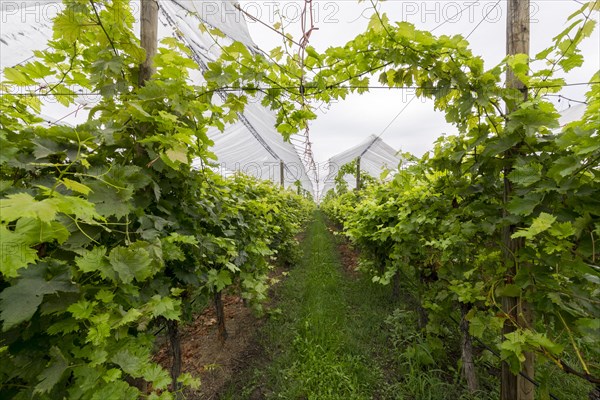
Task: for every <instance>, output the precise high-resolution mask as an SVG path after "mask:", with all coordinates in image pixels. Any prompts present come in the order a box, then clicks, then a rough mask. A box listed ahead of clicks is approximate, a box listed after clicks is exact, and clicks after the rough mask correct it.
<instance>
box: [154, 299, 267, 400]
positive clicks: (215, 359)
mask: <svg viewBox="0 0 600 400" xmlns="http://www.w3.org/2000/svg"><path fill="white" fill-rule="evenodd" d="M223 303H224V308H225V317H226V328H227V333H228V335H229V336H228V338H227V340H226V341H225V343H224V344H221V342H220V341H219V339H218V336H217V318H216V314H215V309H214V307H212V306H210V307H208V308H207V309H206V310H204V312H202V313H201V314H200V315H198V316H196V318H195V319H194V321H193V322H192V323H191V324H188V325H186V326H185V327H183V328H182V329H181V331H180V335H181V353H182V372H189V373H191V374H192V375H193V376H195V377H199V378H200V380H201V382H202V384H201V387H200V389H198V390H197V391H194V392H193V393H187V396H186V398H187V399H206V400H209V399H217V398H218V393H219V392H220V391H221V389H222V388H223V387H224V386H225V385H226V384H227V383H228V382H229V381H230V380H231V379H232V377H233V376H234V375H235V372H236V371H239V370H240V369H243V368H244V367H245V366H247V365H248V364H249V363H250V361H251V360H252V359H253V357H255V356H256V355H257V353H258V352H259V349H258V346H257V344H256V341H255V333H256V330H257V329H258V328H259V327H260V326H261V325H262V323H263V320H262V319H259V318H257V317H255V316H254V315H253V314H252V311H251V310H250V309H249V308H248V307H246V306H244V304H243V301H242V299H241V298H240V297H239V296H237V295H226V296H223ZM155 360H156V361H157V362H158V363H160V364H161V365H162V366H163V367H164V368H165V369H167V370H170V367H171V362H172V361H171V351H170V348H169V343H168V341H165V343H164V344H163V345H161V347H160V349H159V350H158V352H157V354H156V356H155Z"/></svg>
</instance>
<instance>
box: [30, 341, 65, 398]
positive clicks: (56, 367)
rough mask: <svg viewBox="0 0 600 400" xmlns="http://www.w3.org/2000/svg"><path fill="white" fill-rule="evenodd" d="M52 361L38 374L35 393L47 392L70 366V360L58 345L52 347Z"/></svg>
mask: <svg viewBox="0 0 600 400" xmlns="http://www.w3.org/2000/svg"><path fill="white" fill-rule="evenodd" d="M50 357H51V359H52V360H51V361H50V363H49V365H48V367H47V368H46V369H45V370H44V371H43V372H42V373H41V374H40V375H39V376H38V379H39V383H38V384H37V385H36V386H35V390H34V391H33V392H34V393H47V392H49V391H50V390H52V388H53V387H54V386H55V385H56V384H57V383H58V382H59V381H60V379H61V378H62V376H63V375H64V373H65V371H66V370H67V368H68V367H69V362H68V361H67V359H66V358H65V356H64V355H63V354H62V352H61V351H60V349H59V348H58V347H56V346H53V347H52V348H50Z"/></svg>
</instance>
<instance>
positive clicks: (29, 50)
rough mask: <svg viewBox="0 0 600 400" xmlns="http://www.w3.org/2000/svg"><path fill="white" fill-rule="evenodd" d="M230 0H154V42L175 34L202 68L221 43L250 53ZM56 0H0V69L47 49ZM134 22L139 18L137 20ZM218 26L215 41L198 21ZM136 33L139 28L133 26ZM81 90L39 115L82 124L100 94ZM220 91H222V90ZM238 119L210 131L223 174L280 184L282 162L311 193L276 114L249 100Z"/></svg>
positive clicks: (289, 178) (290, 181) (290, 178)
mask: <svg viewBox="0 0 600 400" xmlns="http://www.w3.org/2000/svg"><path fill="white" fill-rule="evenodd" d="M236 3H237V2H235V1H232V0H221V1H212V0H211V1H202V0H161V1H160V2H159V6H160V14H159V19H160V20H159V40H160V39H162V38H165V37H175V38H177V39H179V40H181V41H183V42H184V44H185V45H186V46H187V47H188V48H189V49H190V50H191V51H192V55H193V58H194V60H195V61H196V62H197V63H198V65H200V70H201V71H202V70H204V69H205V68H206V65H207V63H208V62H210V61H213V60H215V59H216V58H217V57H219V55H220V54H221V47H220V46H226V45H228V44H230V43H232V42H233V41H239V42H241V43H243V44H244V45H246V46H247V47H248V48H250V49H251V50H252V51H254V52H260V49H258V47H257V46H256V45H255V43H254V42H253V40H252V38H251V36H250V33H249V31H248V26H247V24H246V21H245V19H244V17H243V16H242V15H241V13H240V11H239V10H237V9H236V8H235V7H234V5H235V4H236ZM132 7H133V10H134V15H135V16H139V14H140V13H139V9H140V3H139V1H138V2H134V1H132ZM62 8H63V5H62V2H61V1H59V0H36V1H31V2H29V1H1V2H0V18H1V27H2V29H1V31H0V68H1V69H2V71H3V70H4V68H7V67H13V66H16V65H18V64H22V63H25V62H27V61H29V60H31V59H33V57H34V54H33V52H34V51H35V50H44V49H46V48H47V42H48V40H49V39H51V38H52V19H53V18H54V17H55V16H56V15H57V14H58V13H59V12H60V10H62ZM137 23H138V24H139V21H137ZM201 23H204V24H206V25H208V26H210V27H214V28H218V29H219V30H220V31H221V32H223V33H224V34H225V36H226V37H225V38H224V39H219V44H220V45H218V44H216V43H215V39H214V38H213V37H211V36H210V35H209V34H206V33H203V32H201V31H200V28H199V26H200V24H201ZM136 31H139V28H138V27H136ZM201 71H198V72H197V73H194V74H192V77H193V80H194V83H195V84H199V83H201V82H202V74H201ZM74 90H75V91H77V92H78V93H81V95H80V96H79V97H77V99H76V102H75V104H74V105H71V106H69V107H64V106H62V105H60V104H57V103H53V102H51V101H50V100H47V101H45V102H44V104H43V107H42V117H43V118H44V119H45V120H46V121H47V123H48V124H69V125H74V124H77V123H81V122H83V121H84V120H85V119H86V118H87V115H88V110H89V109H90V108H91V107H93V105H94V103H96V102H98V101H99V99H100V97H99V96H98V95H96V94H94V93H84V92H83V91H82V90H79V89H77V88H75V89H74ZM221 95H223V96H224V95H225V94H224V93H222V94H221ZM238 116H239V120H238V122H236V123H234V124H232V125H228V126H227V127H226V128H225V132H220V131H218V130H217V129H213V130H210V131H209V133H208V136H209V137H210V138H211V139H212V140H213V141H214V143H215V144H214V146H213V147H212V148H211V151H213V152H214V153H215V154H216V155H217V158H218V160H217V163H218V166H219V168H220V170H221V171H222V173H224V174H229V173H231V172H232V171H242V172H244V173H246V174H249V175H253V176H256V177H257V178H260V179H265V180H272V181H273V182H275V183H277V184H279V183H281V182H280V181H281V177H280V175H281V174H280V168H281V164H282V163H283V168H284V184H285V187H294V186H295V184H296V182H300V185H301V187H302V188H303V189H304V190H306V191H308V192H309V193H311V194H314V190H313V184H312V181H311V179H310V177H309V175H308V174H307V172H306V167H305V164H304V163H303V159H302V158H301V157H300V156H299V152H301V151H302V149H298V148H297V147H295V146H294V145H293V144H292V143H290V142H285V141H284V140H283V137H282V136H281V135H280V134H279V133H278V132H277V130H276V129H275V127H274V124H275V113H274V112H273V111H271V110H269V109H267V108H265V107H263V106H262V105H261V104H260V101H259V99H252V100H251V102H250V104H248V106H247V107H246V109H245V111H244V112H243V113H240V114H239V115H238Z"/></svg>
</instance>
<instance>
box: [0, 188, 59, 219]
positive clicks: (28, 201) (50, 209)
mask: <svg viewBox="0 0 600 400" xmlns="http://www.w3.org/2000/svg"><path fill="white" fill-rule="evenodd" d="M58 211H59V207H58V205H57V204H56V203H55V202H54V201H52V199H44V200H42V201H37V200H35V199H34V198H33V197H32V196H31V195H30V194H28V193H16V194H10V195H8V196H6V198H5V199H0V219H2V221H5V222H12V221H15V220H17V219H19V218H23V217H29V218H38V219H40V220H42V221H44V222H50V221H52V220H53V219H54V217H55V216H56V213H57V212H58Z"/></svg>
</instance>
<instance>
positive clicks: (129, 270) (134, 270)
mask: <svg viewBox="0 0 600 400" xmlns="http://www.w3.org/2000/svg"><path fill="white" fill-rule="evenodd" d="M108 261H109V263H110V265H111V267H112V268H113V269H114V270H115V271H116V272H117V274H118V275H119V278H120V279H121V281H123V282H124V283H131V282H132V281H133V280H134V279H135V280H137V281H138V282H142V281H144V280H146V279H148V278H149V277H150V276H152V274H153V271H152V268H151V265H150V264H151V262H152V260H151V259H150V254H149V253H148V251H147V250H146V249H144V248H141V247H138V248H133V247H131V248H127V247H116V248H114V249H112V251H111V252H110V254H109V256H108Z"/></svg>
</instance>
